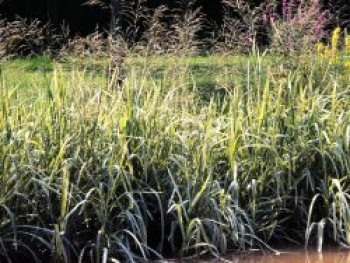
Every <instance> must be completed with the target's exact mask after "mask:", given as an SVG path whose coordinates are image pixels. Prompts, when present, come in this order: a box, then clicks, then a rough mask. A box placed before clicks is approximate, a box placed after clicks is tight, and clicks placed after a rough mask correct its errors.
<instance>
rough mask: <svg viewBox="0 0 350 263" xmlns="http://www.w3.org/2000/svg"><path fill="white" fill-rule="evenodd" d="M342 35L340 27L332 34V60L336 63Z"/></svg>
mask: <svg viewBox="0 0 350 263" xmlns="http://www.w3.org/2000/svg"><path fill="white" fill-rule="evenodd" d="M340 33H341V29H340V27H336V28H335V29H334V30H333V33H332V40H331V45H332V54H331V60H333V61H335V60H336V59H337V56H338V45H339V39H340Z"/></svg>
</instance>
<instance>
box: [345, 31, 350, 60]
mask: <svg viewBox="0 0 350 263" xmlns="http://www.w3.org/2000/svg"><path fill="white" fill-rule="evenodd" d="M345 53H346V55H347V56H350V35H347V36H346V37H345Z"/></svg>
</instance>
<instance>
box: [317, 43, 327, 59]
mask: <svg viewBox="0 0 350 263" xmlns="http://www.w3.org/2000/svg"><path fill="white" fill-rule="evenodd" d="M316 49H317V54H318V55H319V56H321V57H322V55H323V52H324V49H325V46H324V45H323V44H322V43H318V44H317V47H316Z"/></svg>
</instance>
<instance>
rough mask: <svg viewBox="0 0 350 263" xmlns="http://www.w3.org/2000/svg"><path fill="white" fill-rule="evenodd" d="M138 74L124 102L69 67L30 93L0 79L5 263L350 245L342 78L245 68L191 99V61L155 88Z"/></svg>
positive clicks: (346, 85) (129, 79)
mask: <svg viewBox="0 0 350 263" xmlns="http://www.w3.org/2000/svg"><path fill="white" fill-rule="evenodd" d="M142 59H143V61H142V62H143V63H140V64H139V66H135V65H133V64H129V65H128V67H127V71H126V72H125V78H124V81H123V85H121V86H119V85H118V86H117V85H116V84H115V82H113V81H110V80H107V79H106V77H105V74H104V72H100V73H94V75H93V76H92V75H91V74H92V73H91V72H90V71H88V70H84V69H81V68H75V67H72V68H71V69H69V71H65V70H63V69H62V67H61V66H59V65H54V66H53V71H52V72H50V73H49V74H47V73H45V72H41V73H38V74H43V75H45V81H44V82H40V85H38V84H37V83H36V82H33V83H31V84H28V83H27V84H26V85H22V84H23V83H21V81H20V80H18V81H17V83H16V81H14V80H13V79H12V80H11V81H8V78H9V76H8V74H10V73H8V72H6V70H5V71H2V73H1V82H0V86H1V87H0V95H1V96H0V116H1V117H0V189H1V191H0V261H1V262H3V261H4V262H20V261H21V260H23V259H24V258H26V260H27V261H26V262H28V258H30V259H31V260H32V261H33V262H40V261H41V262H48V261H50V260H51V261H52V262H96V263H97V262H103V263H105V262H119V261H128V262H142V261H148V260H150V259H162V258H163V257H185V256H188V255H193V254H196V255H203V254H208V253H209V254H212V255H214V256H220V255H223V254H225V253H229V252H232V251H236V252H244V251H249V250H250V249H253V248H261V249H270V250H274V248H275V244H276V241H279V242H281V240H283V242H285V243H286V244H290V243H298V244H302V245H304V244H305V245H306V246H307V245H309V244H316V245H317V246H318V249H319V250H321V249H322V245H323V244H324V243H327V244H336V245H340V246H344V247H348V246H349V245H350V207H349V199H350V195H349V186H350V185H349V177H350V159H349V154H350V122H349V121H350V93H349V90H350V81H349V78H348V77H347V76H346V74H342V72H341V71H340V69H339V68H334V67H333V66H332V65H331V64H329V63H326V62H325V61H319V60H317V59H316V58H313V59H310V58H308V60H306V62H304V63H299V62H298V64H295V65H293V68H288V67H286V66H283V65H282V64H281V65H278V66H276V65H274V64H273V63H270V62H268V59H267V58H266V57H264V56H259V55H258V54H257V55H254V56H252V57H249V58H248V57H247V58H246V60H245V63H244V65H243V66H242V67H241V68H239V67H238V68H236V70H235V71H234V70H229V69H228V70H223V71H222V72H221V74H220V75H219V76H217V77H218V78H217V80H216V83H215V85H214V86H213V89H215V90H216V91H217V90H219V91H220V92H214V91H210V90H209V91H208V90H207V91H206V92H209V95H210V96H208V97H205V98H203V96H202V90H201V85H198V83H197V82H196V81H195V78H194V77H193V76H194V72H193V68H191V67H190V66H189V63H188V61H186V60H183V59H182V58H181V57H172V58H171V59H172V60H173V62H172V63H169V64H165V66H163V67H162V70H161V73H162V74H161V75H160V76H155V74H154V72H155V70H156V68H155V66H153V64H152V63H150V62H149V61H148V60H149V58H147V57H144V58H141V60H142ZM140 65H141V66H140ZM115 74H116V73H115ZM94 78H98V81H93V79H94ZM111 78H112V79H113V76H111ZM38 83H39V82H38ZM210 92H212V93H210ZM48 259H50V260H48Z"/></svg>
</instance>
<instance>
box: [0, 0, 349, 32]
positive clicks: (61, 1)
mask: <svg viewBox="0 0 350 263" xmlns="http://www.w3.org/2000/svg"><path fill="white" fill-rule="evenodd" d="M87 1H88V2H87ZM121 1H122V0H90V1H89V0H0V14H1V16H2V17H5V18H8V19H14V18H15V16H16V15H19V16H21V17H29V18H38V19H39V20H42V21H50V22H51V23H53V24H57V25H58V24H61V23H63V22H65V23H66V24H68V25H69V27H70V28H71V30H72V31H73V32H74V33H80V34H88V33H91V32H93V31H94V30H95V29H96V26H97V25H99V27H100V28H104V29H107V28H110V27H111V26H116V25H115V23H116V21H118V17H120V16H121V10H122V5H121ZM186 1H187V2H188V1H189V0H178V1H174V0H148V1H147V4H148V5H149V6H150V7H157V6H159V5H161V4H165V5H167V6H169V7H170V8H175V7H176V6H177V4H178V3H180V2H182V3H184V2H186ZM248 1H250V2H251V4H252V5H259V4H260V3H261V2H262V1H263V0H248ZM266 1H270V0H266ZM281 2H282V0H281ZM88 3H90V4H88ZM323 4H324V5H325V6H327V7H328V8H331V12H332V13H333V17H334V23H337V24H340V25H342V26H345V27H349V21H350V3H349V0H323ZM197 6H201V7H202V10H203V13H204V14H205V15H206V17H207V18H208V19H210V20H211V21H215V22H217V23H220V22H221V16H222V4H221V0H197Z"/></svg>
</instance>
